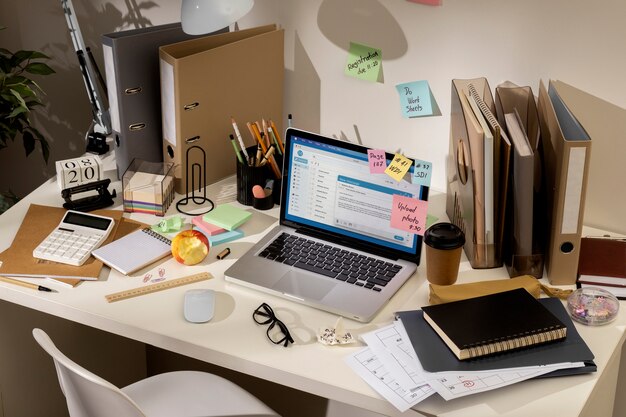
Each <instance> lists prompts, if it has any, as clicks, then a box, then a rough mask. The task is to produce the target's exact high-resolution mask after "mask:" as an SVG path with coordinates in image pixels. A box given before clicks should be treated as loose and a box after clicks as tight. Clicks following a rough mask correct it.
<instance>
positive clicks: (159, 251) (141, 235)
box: [91, 227, 172, 275]
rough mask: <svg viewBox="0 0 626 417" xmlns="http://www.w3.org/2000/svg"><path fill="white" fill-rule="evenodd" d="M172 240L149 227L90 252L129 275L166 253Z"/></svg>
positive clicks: (106, 263) (167, 253)
mask: <svg viewBox="0 0 626 417" xmlns="http://www.w3.org/2000/svg"><path fill="white" fill-rule="evenodd" d="M171 246H172V242H171V241H170V240H169V239H168V238H166V237H164V236H162V235H160V234H158V233H157V232H155V231H154V230H151V229H150V228H149V227H146V228H143V229H139V230H137V231H135V232H133V233H130V234H128V235H126V236H124V237H123V238H121V239H117V240H115V241H113V242H111V243H109V244H107V245H104V246H101V247H99V248H98V249H96V250H94V251H93V252H92V253H91V254H92V255H93V256H94V257H95V258H96V259H99V260H101V261H102V262H103V263H104V264H105V265H107V266H109V267H111V268H113V269H115V270H117V271H119V272H121V273H122V274H124V275H130V274H132V273H133V272H136V271H138V270H140V269H141V268H143V267H145V266H148V265H150V264H151V263H153V262H156V261H158V260H159V259H162V258H164V257H166V256H168V255H171V253H172V250H171Z"/></svg>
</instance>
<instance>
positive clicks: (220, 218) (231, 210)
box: [202, 204, 252, 230]
mask: <svg viewBox="0 0 626 417" xmlns="http://www.w3.org/2000/svg"><path fill="white" fill-rule="evenodd" d="M251 216H252V213H251V212H249V211H247V210H243V209H240V208H239V207H235V206H233V205H230V204H220V205H219V206H217V207H215V208H214V209H213V210H211V211H209V212H208V213H206V214H205V215H204V216H203V217H202V219H203V220H204V221H205V222H207V223H211V224H214V225H216V226H219V227H221V228H222V229H226V230H233V229H236V228H238V227H239V226H241V225H242V224H244V223H245V222H246V221H248V219H250V217H251Z"/></svg>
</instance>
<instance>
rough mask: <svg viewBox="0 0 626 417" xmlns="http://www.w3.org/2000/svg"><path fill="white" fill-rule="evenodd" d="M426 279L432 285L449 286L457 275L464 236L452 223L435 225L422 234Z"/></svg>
mask: <svg viewBox="0 0 626 417" xmlns="http://www.w3.org/2000/svg"><path fill="white" fill-rule="evenodd" d="M424 243H425V244H426V278H427V279H428V281H429V282H430V283H432V284H437V285H450V284H454V283H455V282H456V278H457V275H458V273H459V262H460V261H461V251H462V250H463V245H464V244H465V234H464V233H463V231H462V230H461V229H459V228H458V227H457V226H455V225H454V224H452V223H435V224H434V225H432V226H431V227H429V228H428V229H427V230H426V233H424Z"/></svg>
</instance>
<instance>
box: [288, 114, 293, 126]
mask: <svg viewBox="0 0 626 417" xmlns="http://www.w3.org/2000/svg"><path fill="white" fill-rule="evenodd" d="M292 126H293V120H292V117H291V113H289V115H288V116H287V127H292Z"/></svg>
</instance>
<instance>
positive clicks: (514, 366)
mask: <svg viewBox="0 0 626 417" xmlns="http://www.w3.org/2000/svg"><path fill="white" fill-rule="evenodd" d="M540 301H541V303H542V304H543V305H544V306H545V307H546V308H547V309H548V310H550V311H551V312H552V313H553V314H554V315H555V316H557V317H558V318H559V319H560V320H561V321H562V322H563V323H565V324H566V326H567V338H566V339H565V340H564V341H562V342H556V343H555V344H549V345H544V346H537V347H532V348H528V349H522V350H519V351H512V352H508V353H503V354H499V355H496V356H490V357H487V358H484V359H481V358H477V359H473V360H471V361H460V360H458V359H457V358H456V357H455V356H454V354H453V353H452V352H451V351H450V350H449V349H448V347H447V346H446V345H445V343H444V342H443V340H441V338H439V336H438V335H437V333H435V331H434V330H433V329H432V328H431V327H430V326H429V325H428V323H426V321H425V320H424V317H423V312H422V311H421V310H415V311H406V312H399V313H398V314H397V317H398V320H397V321H396V322H394V323H393V324H391V325H389V326H387V327H383V328H381V329H378V330H376V331H373V332H371V333H368V334H365V335H363V339H364V341H365V342H366V343H367V345H368V346H367V347H366V348H364V349H362V350H360V351H357V352H355V353H354V354H352V355H350V356H349V357H347V358H346V361H347V363H348V364H349V365H350V367H351V368H352V369H353V370H354V371H355V372H356V373H357V374H358V375H359V376H361V377H362V378H363V379H364V380H365V381H366V382H367V383H368V384H369V385H371V386H372V388H374V389H375V390H376V391H378V393H380V394H381V395H382V396H383V397H384V398H385V399H387V400H388V401H390V402H391V403H392V404H393V405H394V406H395V407H396V408H398V409H399V410H400V411H405V410H407V409H409V408H410V407H413V406H414V405H416V404H417V403H419V402H421V401H423V400H424V399H426V398H428V397H429V396H430V395H432V394H433V393H435V392H436V393H437V394H439V395H440V396H442V397H443V398H444V399H445V400H451V399H454V398H460V397H463V396H466V395H470V394H477V393H480V392H485V391H490V390H493V389H496V388H501V387H505V386H507V385H511V384H514V383H516V382H521V381H524V380H527V379H531V378H536V377H540V376H543V375H546V376H560V375H573V374H580V373H587V372H594V371H595V370H596V366H595V364H594V363H593V357H594V356H593V353H591V351H590V350H589V348H588V347H587V345H586V344H585V342H584V341H583V340H582V338H581V337H580V335H579V334H578V332H577V331H576V328H575V327H574V325H573V323H572V321H571V319H570V318H569V316H568V315H567V312H566V311H565V308H564V307H563V305H562V303H561V301H560V300H558V299H541V300H540Z"/></svg>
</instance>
